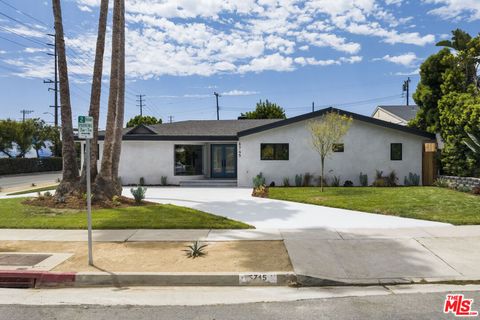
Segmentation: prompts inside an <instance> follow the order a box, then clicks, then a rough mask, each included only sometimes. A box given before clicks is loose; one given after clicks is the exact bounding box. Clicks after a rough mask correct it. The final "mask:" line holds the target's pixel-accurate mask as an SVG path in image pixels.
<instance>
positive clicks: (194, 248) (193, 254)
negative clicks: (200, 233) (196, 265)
mask: <svg viewBox="0 0 480 320" xmlns="http://www.w3.org/2000/svg"><path fill="white" fill-rule="evenodd" d="M207 246H208V245H207V244H202V245H200V244H199V243H198V241H195V242H194V243H193V244H191V245H189V246H186V248H187V249H185V250H183V251H184V252H185V254H186V256H187V257H188V258H192V259H195V258H198V257H202V256H204V255H206V254H207V253H206V252H205V251H204V249H205V247H207Z"/></svg>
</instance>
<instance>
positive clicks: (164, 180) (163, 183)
mask: <svg viewBox="0 0 480 320" xmlns="http://www.w3.org/2000/svg"><path fill="white" fill-rule="evenodd" d="M160 182H161V184H162V186H166V185H167V177H166V176H162V177H161V178H160Z"/></svg>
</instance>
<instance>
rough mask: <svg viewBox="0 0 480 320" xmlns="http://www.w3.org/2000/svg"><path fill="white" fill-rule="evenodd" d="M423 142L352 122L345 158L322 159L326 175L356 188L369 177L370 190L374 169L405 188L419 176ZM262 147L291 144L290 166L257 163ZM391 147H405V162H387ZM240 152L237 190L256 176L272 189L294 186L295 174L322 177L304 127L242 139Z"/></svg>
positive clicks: (340, 155)
mask: <svg viewBox="0 0 480 320" xmlns="http://www.w3.org/2000/svg"><path fill="white" fill-rule="evenodd" d="M424 140H426V139H425V138H422V137H420V136H416V135H413V134H409V133H405V132H402V131H398V130H394V129H388V128H383V127H380V126H377V125H373V124H369V123H366V122H362V121H358V120H353V123H352V126H351V128H350V130H349V132H348V133H347V134H346V136H345V137H344V140H343V143H344V144H345V152H343V153H333V154H332V155H331V156H329V157H328V158H327V159H326V164H325V174H326V176H329V177H332V176H333V175H336V176H340V178H341V183H342V184H343V182H344V181H345V180H351V181H353V183H354V184H355V185H359V174H360V172H363V173H366V174H368V180H369V184H371V183H372V182H373V179H374V177H375V170H376V169H378V170H382V171H383V172H384V174H387V173H389V172H390V171H392V170H395V171H396V172H397V174H398V177H399V181H398V183H399V184H403V180H404V176H406V175H408V173H409V172H413V173H416V174H418V175H420V177H421V175H422V144H423V141H424ZM261 143H289V160H285V161H282V160H260V144H261ZM391 143H402V144H403V157H402V159H403V160H401V161H391V160H390V144H391ZM238 150H239V159H238V185H239V186H241V187H246V186H251V185H252V179H253V177H254V176H255V175H257V174H258V173H259V172H262V173H263V174H264V175H265V176H266V179H267V183H270V182H271V181H275V184H276V185H282V184H283V178H284V177H288V178H289V179H290V184H291V185H294V183H295V174H305V173H306V172H309V173H311V174H314V175H315V176H319V175H320V156H319V155H318V153H317V152H316V151H315V150H314V149H313V148H312V145H311V136H310V132H309V131H308V129H307V128H306V122H304V121H302V122H299V123H294V124H291V125H288V126H283V127H279V128H276V129H272V130H268V131H263V132H260V133H256V134H253V135H249V136H245V137H241V138H240V141H239V148H238Z"/></svg>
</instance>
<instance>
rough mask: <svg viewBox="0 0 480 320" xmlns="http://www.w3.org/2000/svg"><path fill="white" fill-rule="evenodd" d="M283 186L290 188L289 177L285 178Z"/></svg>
mask: <svg viewBox="0 0 480 320" xmlns="http://www.w3.org/2000/svg"><path fill="white" fill-rule="evenodd" d="M283 186H284V187H290V179H288V177H284V178H283Z"/></svg>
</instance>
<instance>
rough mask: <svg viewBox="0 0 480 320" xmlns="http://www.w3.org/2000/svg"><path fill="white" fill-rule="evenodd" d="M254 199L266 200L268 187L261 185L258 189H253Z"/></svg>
mask: <svg viewBox="0 0 480 320" xmlns="http://www.w3.org/2000/svg"><path fill="white" fill-rule="evenodd" d="M252 197H259V198H266V197H268V187H266V186H265V185H261V186H259V187H257V188H253V191H252Z"/></svg>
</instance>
